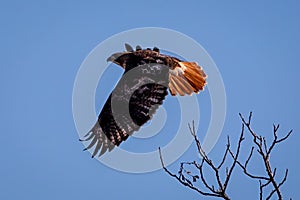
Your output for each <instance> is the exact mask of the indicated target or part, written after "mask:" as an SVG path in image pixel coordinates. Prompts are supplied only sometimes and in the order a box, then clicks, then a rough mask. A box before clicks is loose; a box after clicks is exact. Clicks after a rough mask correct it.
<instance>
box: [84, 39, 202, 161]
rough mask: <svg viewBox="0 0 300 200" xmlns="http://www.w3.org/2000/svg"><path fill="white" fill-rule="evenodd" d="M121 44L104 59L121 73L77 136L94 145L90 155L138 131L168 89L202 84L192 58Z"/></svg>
mask: <svg viewBox="0 0 300 200" xmlns="http://www.w3.org/2000/svg"><path fill="white" fill-rule="evenodd" d="M125 48H126V51H125V52H120V53H115V54H113V55H111V56H110V57H109V58H108V59H107V61H111V62H113V63H115V64H117V65H119V66H121V67H122V68H123V69H124V70H125V71H124V74H123V76H122V78H121V80H120V81H119V82H118V84H117V86H116V87H115V88H114V90H113V92H112V93H111V94H110V95H109V97H108V99H107V101H106V103H105V105H104V107H103V109H102V111H101V112H100V114H99V117H98V120H97V122H96V124H95V125H94V126H93V128H92V129H91V130H90V131H89V132H88V133H87V134H86V135H85V136H84V138H83V139H80V141H89V140H90V141H91V142H90V144H89V145H88V146H87V147H86V148H85V149H84V150H87V149H90V148H92V147H93V146H95V149H94V151H93V154H92V157H94V156H95V155H97V154H98V153H99V156H101V155H102V154H104V153H105V152H106V151H111V150H112V149H113V148H114V146H115V145H117V146H119V145H120V143H121V142H123V141H125V140H126V139H127V138H128V136H130V135H131V134H133V132H134V131H138V130H139V128H140V127H141V126H142V125H143V124H145V123H146V122H147V121H148V120H150V119H151V118H152V116H153V114H154V113H155V111H156V110H157V108H158V107H159V105H161V104H162V103H163V100H164V99H165V97H166V95H167V94H168V90H169V91H170V93H171V95H172V96H175V95H181V96H183V95H185V94H188V95H191V94H192V93H198V92H199V91H200V90H203V89H204V86H205V85H206V77H207V76H206V74H205V73H204V71H203V70H202V68H201V67H200V66H198V64H197V63H196V62H186V61H182V60H180V59H178V58H175V57H172V56H168V55H164V54H161V53H160V51H159V49H158V48H157V47H154V48H153V49H149V48H148V49H142V48H141V47H140V46H137V47H136V50H135V51H134V50H133V48H132V47H131V46H130V45H128V44H125ZM100 149H101V150H100ZM99 151H100V152H99Z"/></svg>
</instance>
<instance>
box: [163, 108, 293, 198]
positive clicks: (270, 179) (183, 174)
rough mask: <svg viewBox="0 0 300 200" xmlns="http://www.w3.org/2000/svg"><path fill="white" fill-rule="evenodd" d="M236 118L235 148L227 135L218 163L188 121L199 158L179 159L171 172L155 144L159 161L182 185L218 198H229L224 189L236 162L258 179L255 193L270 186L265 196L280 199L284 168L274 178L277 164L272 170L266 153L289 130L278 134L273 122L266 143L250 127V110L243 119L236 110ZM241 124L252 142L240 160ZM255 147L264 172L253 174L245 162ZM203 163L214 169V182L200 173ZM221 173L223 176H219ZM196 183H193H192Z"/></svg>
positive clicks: (280, 140) (285, 177) (260, 192)
mask: <svg viewBox="0 0 300 200" xmlns="http://www.w3.org/2000/svg"><path fill="white" fill-rule="evenodd" d="M240 118H241V120H242V130H241V133H240V137H239V140H238V143H237V148H236V152H234V151H233V150H232V148H231V143H230V139H229V137H228V138H227V145H226V149H225V152H224V154H223V157H222V159H221V161H220V163H219V164H218V165H216V164H215V163H214V162H213V161H212V160H211V159H210V158H209V157H208V156H207V154H206V152H205V151H204V150H203V148H202V146H201V143H200V141H199V139H198V137H197V135H196V130H195V126H194V122H193V123H192V125H190V124H189V125H188V127H189V131H190V133H191V134H192V136H193V137H194V141H195V143H196V146H197V150H198V154H199V155H200V157H201V158H202V159H201V162H200V163H197V162H196V161H193V162H181V163H180V168H179V171H178V173H177V174H174V173H172V172H171V171H169V170H168V169H167V168H166V166H165V164H164V161H163V157H162V152H161V149H160V148H159V156H160V161H161V164H162V167H163V169H164V170H165V171H166V172H167V173H168V174H169V175H170V176H172V177H174V178H175V179H176V180H177V181H179V182H180V183H181V184H182V185H184V186H186V187H188V188H190V189H192V190H194V191H197V192H198V193H200V194H201V195H204V196H211V197H219V198H222V199H226V200H229V199H230V197H229V195H228V193H227V188H228V185H229V182H230V179H231V176H232V173H233V171H234V169H235V167H236V166H239V167H240V168H241V169H242V171H243V173H244V174H245V175H246V176H248V177H250V178H251V179H255V180H258V182H259V197H260V199H261V200H262V199H263V196H264V194H263V192H264V190H265V188H266V187H270V186H272V189H271V192H270V193H269V194H268V195H267V196H266V199H267V200H268V199H271V198H272V196H273V195H274V194H276V195H277V197H278V199H279V200H281V199H282V198H283V197H282V194H281V191H280V187H281V186H282V185H283V184H284V183H285V182H286V180H287V176H288V169H286V171H285V175H284V177H283V178H282V180H281V181H280V182H278V181H277V180H276V179H275V176H276V170H277V168H274V169H273V170H272V168H271V163H270V160H269V159H270V156H271V152H272V150H273V149H274V147H275V146H276V144H279V143H281V142H283V141H285V140H286V139H287V138H288V137H289V136H290V135H291V133H292V130H291V131H289V132H288V133H287V135H285V136H284V137H282V138H278V129H279V125H273V140H272V142H271V145H270V146H268V145H267V140H266V139H265V137H262V136H261V135H258V134H256V133H255V132H254V131H253V129H252V128H251V119H252V112H250V114H249V117H248V120H247V121H246V120H245V119H244V118H243V116H242V115H241V114H240ZM245 127H246V128H247V130H248V131H249V132H250V134H251V136H252V138H253V143H254V146H253V147H252V148H251V151H250V153H249V156H248V157H247V159H246V161H245V163H242V162H241V161H240V160H239V154H240V151H241V146H242V142H243V141H244V139H245V138H244V132H245ZM255 149H256V150H257V152H258V153H259V155H260V157H261V158H262V160H263V163H264V167H265V170H266V175H255V174H253V173H251V172H249V169H248V168H249V163H250V161H251V158H252V156H253V153H254V150H255ZM228 155H230V157H231V158H232V163H231V164H230V165H229V166H226V167H225V163H226V160H227V156H228ZM186 166H192V167H195V169H196V171H197V172H196V173H192V172H191V171H189V170H186ZM204 167H207V169H210V170H211V171H212V172H213V173H214V175H215V176H214V177H215V181H216V185H214V184H209V183H208V181H207V179H206V178H205V174H204ZM224 167H225V174H223V173H221V171H222V169H224ZM222 177H223V178H222ZM199 183H202V186H201V188H200V187H199ZM196 185H197V186H196Z"/></svg>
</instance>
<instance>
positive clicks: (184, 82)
mask: <svg viewBox="0 0 300 200" xmlns="http://www.w3.org/2000/svg"><path fill="white" fill-rule="evenodd" d="M206 78H207V75H206V74H205V73H204V71H203V70H202V68H201V67H200V66H198V65H197V63H196V62H178V66H176V67H175V68H174V69H172V70H170V84H169V87H170V92H171V94H172V95H173V96H175V95H177V94H179V95H181V96H183V95H185V94H189V95H191V94H192V93H193V92H195V93H198V92H199V91H200V90H203V89H204V87H205V85H206Z"/></svg>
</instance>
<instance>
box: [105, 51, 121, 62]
mask: <svg viewBox="0 0 300 200" xmlns="http://www.w3.org/2000/svg"><path fill="white" fill-rule="evenodd" d="M122 55H123V53H114V54H113V55H111V56H109V57H108V58H107V59H106V61H107V62H114V63H117V62H116V60H117V59H118V58H119V57H120V56H122ZM117 64H118V63H117Z"/></svg>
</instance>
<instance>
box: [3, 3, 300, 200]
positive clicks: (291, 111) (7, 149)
mask: <svg viewBox="0 0 300 200" xmlns="http://www.w3.org/2000/svg"><path fill="white" fill-rule="evenodd" d="M299 9H300V5H299V3H298V2H297V1H277V2H274V1H264V2H261V1H251V3H243V2H241V1H239V2H237V1H235V2H232V1H231V2H226V3H225V2H220V1H209V2H208V1H181V2H179V1H178V2H173V1H166V2H162V1H144V2H143V1H131V3H126V2H125V1H110V2H105V3H103V2H100V1H64V2H62V1H44V3H42V2H40V1H24V2H22V1H19V2H18V1H6V2H4V1H3V2H1V6H0V24H1V29H0V36H1V37H0V44H1V47H0V55H1V68H0V70H1V73H0V74H1V79H0V83H1V84H0V87H1V100H0V102H1V104H0V108H1V127H2V134H1V145H0V152H1V165H0V199H20V198H22V199H49V200H50V199H51V200H52V199H74V200H75V199H108V198H109V199H121V198H122V199H141V198H143V199H183V198H184V199H196V198H198V199H202V198H201V197H199V196H198V194H197V193H195V192H193V191H190V190H188V189H187V188H184V187H183V186H181V185H179V184H178V183H177V182H176V181H175V180H174V179H172V178H171V177H169V176H168V175H167V174H165V173H164V172H163V171H162V170H159V171H156V172H152V173H146V174H130V173H123V172H119V171H116V170H113V169H110V168H109V167H106V166H104V165H103V164H101V163H99V162H98V161H97V160H94V159H91V158H90V155H88V153H86V152H82V149H83V145H82V144H81V143H80V142H78V134H77V131H76V129H75V125H74V121H73V116H72V90H73V83H74V80H75V77H76V73H77V71H78V69H79V67H80V64H81V63H82V61H83V60H84V58H85V57H86V56H87V55H88V53H89V52H90V51H91V50H92V49H93V48H94V47H95V46H96V45H98V44H99V43H100V42H101V41H103V40H105V39H106V38H108V37H110V36H112V35H114V34H116V33H119V32H122V31H125V30H128V29H132V28H139V27H148V26H154V27H164V28H170V29H174V30H177V31H180V32H182V33H184V34H186V35H188V36H190V37H192V38H193V39H195V40H196V41H197V42H198V43H200V44H201V45H202V46H203V47H204V48H205V49H206V50H207V51H208V53H209V54H210V55H211V57H212V58H213V59H214V61H215V62H216V64H217V65H218V67H219V70H220V72H221V75H222V77H223V81H224V85H225V88H226V94H227V115H226V121H225V126H224V130H223V132H222V135H221V137H220V140H219V141H218V143H217V145H216V147H215V148H214V149H213V150H212V151H211V152H210V154H209V155H210V156H211V157H212V158H215V159H217V158H219V155H220V154H222V153H223V149H224V147H225V142H226V136H227V135H230V137H231V138H232V141H233V142H234V141H236V139H237V136H238V134H239V130H240V127H241V125H240V120H239V117H238V113H239V112H241V113H243V114H244V115H247V113H248V112H249V111H253V112H254V119H253V120H254V121H253V126H254V128H255V130H256V131H257V132H259V133H262V134H265V135H270V134H271V133H272V132H271V131H272V124H273V123H280V124H281V127H282V129H281V130H282V133H285V132H286V131H288V130H289V129H291V128H293V129H294V134H293V135H292V136H291V138H290V139H289V140H288V141H286V142H285V143H284V144H282V146H280V147H279V148H276V149H275V150H274V155H273V156H274V157H273V160H272V163H273V166H274V167H275V166H277V167H278V168H279V169H280V170H279V169H278V170H279V171H278V173H279V174H280V173H281V174H283V170H284V169H285V168H289V169H290V174H289V177H288V182H287V183H286V184H285V185H284V187H283V188H282V192H283V193H284V195H285V197H286V198H287V197H293V199H299V198H300V191H299V189H298V184H299V178H300V177H299V169H298V168H297V166H299V156H298V152H299V150H300V149H299V144H298V141H300V136H299V134H298V133H299V130H300V125H299V113H300V109H299V105H298V102H299V101H300V95H299V83H298V79H299V78H298V76H299V73H300V70H299V53H300V23H299V18H300V13H299ZM122 48H123V44H120V49H122ZM112 76H113V75H112ZM297 78H298V79H297ZM112 85H113V84H112ZM105 91H106V95H107V92H108V90H107V89H105ZM100 94H102V93H101V87H100V86H98V89H97V95H100ZM205 94H206V95H207V93H204V96H205ZM97 98H99V97H97ZM103 99H105V97H103ZM101 101H102V97H101V98H99V99H97V102H98V103H99V106H100V105H102V103H101ZM204 102H205V101H204ZM96 107H97V105H96ZM97 109H98V110H100V108H99V107H98V108H97ZM175 118H176V117H175ZM201 118H204V119H205V116H203V115H202V116H201ZM171 120H172V118H171ZM204 121H205V120H204ZM171 131H172V130H171ZM165 134H166V135H167V133H165ZM168 137H169V136H166V138H167V139H168ZM132 141H134V139H133V140H132ZM132 141H128V144H127V145H126V146H125V145H124V146H125V147H127V148H128V149H133V148H132V147H133V146H131V145H135V143H134V142H132ZM154 145H155V148H156V147H157V144H154ZM248 147H249V146H248V145H245V148H248ZM194 151H195V148H194V147H191V148H190V149H189V150H188V151H187V152H186V153H185V154H184V155H183V156H182V157H181V158H180V159H179V161H184V160H192V159H196V158H194V157H195V154H194ZM245 152H247V151H245ZM245 155H246V153H245V154H243V156H245ZM178 163H179V162H175V163H174V164H173V165H171V166H170V168H171V169H173V170H175V171H177V170H176V168H177V166H178ZM260 166H261V163H260V162H254V163H253V167H254V168H256V169H258V170H259V169H260V168H261V167H260ZM229 193H230V194H231V196H232V197H233V199H241V198H243V199H257V195H258V188H257V184H256V183H253V182H251V181H250V180H249V179H247V178H243V177H242V176H241V174H239V173H238V170H237V174H236V175H235V176H234V177H233V180H232V185H231V187H230V190H229ZM245 194H246V195H247V196H246V197H245V196H244V195H245Z"/></svg>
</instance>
